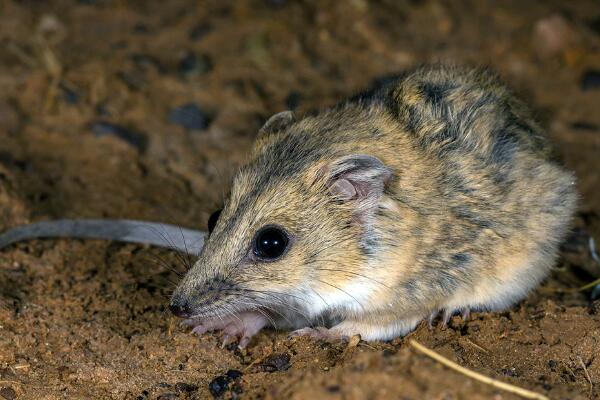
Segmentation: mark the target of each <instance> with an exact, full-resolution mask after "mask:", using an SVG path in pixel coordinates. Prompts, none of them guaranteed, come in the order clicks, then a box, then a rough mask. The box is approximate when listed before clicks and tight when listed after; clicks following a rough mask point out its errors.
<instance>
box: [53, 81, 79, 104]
mask: <svg viewBox="0 0 600 400" xmlns="http://www.w3.org/2000/svg"><path fill="white" fill-rule="evenodd" d="M58 87H59V88H60V91H61V96H62V99H63V100H64V101H65V103H68V104H77V103H79V94H78V93H77V92H76V91H75V90H73V89H71V88H70V87H68V86H67V85H65V83H64V82H61V83H60V85H58Z"/></svg>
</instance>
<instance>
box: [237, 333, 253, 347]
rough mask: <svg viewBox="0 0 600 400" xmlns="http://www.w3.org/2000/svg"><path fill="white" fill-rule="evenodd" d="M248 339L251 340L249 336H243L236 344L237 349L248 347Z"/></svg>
mask: <svg viewBox="0 0 600 400" xmlns="http://www.w3.org/2000/svg"><path fill="white" fill-rule="evenodd" d="M250 339H252V337H251V336H244V337H242V338H241V339H240V343H238V347H239V348H240V349H245V348H246V346H248V343H250Z"/></svg>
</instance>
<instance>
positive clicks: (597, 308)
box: [588, 285, 600, 315]
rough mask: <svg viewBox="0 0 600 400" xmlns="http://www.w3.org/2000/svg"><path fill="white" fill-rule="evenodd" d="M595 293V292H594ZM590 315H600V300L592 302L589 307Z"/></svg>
mask: <svg viewBox="0 0 600 400" xmlns="http://www.w3.org/2000/svg"><path fill="white" fill-rule="evenodd" d="M599 286H600V285H598V286H596V287H595V288H594V290H596V289H597V288H598V287H599ZM592 292H593V291H592ZM588 313H589V314H590V315H597V314H600V299H598V300H593V301H591V302H590V304H589V306H588Z"/></svg>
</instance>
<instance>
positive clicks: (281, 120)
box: [258, 110, 296, 137]
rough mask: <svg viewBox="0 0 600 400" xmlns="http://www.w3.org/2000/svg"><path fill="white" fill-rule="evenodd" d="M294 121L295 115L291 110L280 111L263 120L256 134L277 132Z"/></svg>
mask: <svg viewBox="0 0 600 400" xmlns="http://www.w3.org/2000/svg"><path fill="white" fill-rule="evenodd" d="M294 122H296V117H295V116H294V113H293V112H291V111H289V110H288V111H282V112H280V113H277V114H275V115H273V116H272V117H271V118H269V119H268V120H267V122H265V124H264V125H263V127H262V128H260V131H258V136H259V137H260V136H263V135H269V134H271V133H275V132H279V131H281V130H283V129H285V128H287V127H288V126H290V125H291V124H293V123H294Z"/></svg>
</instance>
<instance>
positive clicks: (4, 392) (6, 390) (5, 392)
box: [0, 386, 17, 400]
mask: <svg viewBox="0 0 600 400" xmlns="http://www.w3.org/2000/svg"><path fill="white" fill-rule="evenodd" d="M0 396H2V397H3V398H5V399H6V400H14V399H16V398H17V392H15V390H14V389H13V388H11V387H8V386H6V387H3V388H0Z"/></svg>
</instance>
